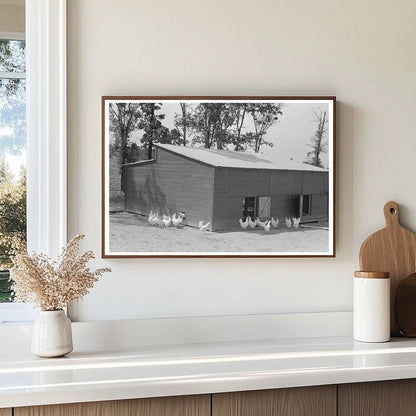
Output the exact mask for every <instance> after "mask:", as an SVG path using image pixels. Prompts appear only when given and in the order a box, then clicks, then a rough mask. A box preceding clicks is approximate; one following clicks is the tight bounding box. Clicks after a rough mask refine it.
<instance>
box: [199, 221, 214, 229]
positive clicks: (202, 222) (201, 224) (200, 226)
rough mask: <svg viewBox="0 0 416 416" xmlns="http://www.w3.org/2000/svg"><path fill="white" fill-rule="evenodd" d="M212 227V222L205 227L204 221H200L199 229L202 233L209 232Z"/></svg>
mask: <svg viewBox="0 0 416 416" xmlns="http://www.w3.org/2000/svg"><path fill="white" fill-rule="evenodd" d="M210 225H211V221H209V222H207V223H206V224H205V225H204V221H199V224H198V226H199V229H200V230H201V231H207V230H208V227H209V226H210Z"/></svg>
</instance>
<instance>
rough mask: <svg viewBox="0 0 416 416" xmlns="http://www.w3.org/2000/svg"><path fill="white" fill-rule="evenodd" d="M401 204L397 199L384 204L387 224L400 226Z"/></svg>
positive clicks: (388, 225)
mask: <svg viewBox="0 0 416 416" xmlns="http://www.w3.org/2000/svg"><path fill="white" fill-rule="evenodd" d="M399 213H400V209H399V205H398V204H397V202H395V201H389V202H387V203H386V204H385V205H384V218H385V219H386V226H387V227H391V226H400V221H399Z"/></svg>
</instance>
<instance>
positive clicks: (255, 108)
mask: <svg viewBox="0 0 416 416" xmlns="http://www.w3.org/2000/svg"><path fill="white" fill-rule="evenodd" d="M282 109H283V104H281V103H279V104H269V103H255V104H249V107H248V112H249V114H250V116H251V118H252V120H253V124H254V132H253V133H252V135H251V146H252V147H253V149H254V151H255V152H256V153H258V152H259V151H260V148H261V146H263V145H266V146H270V147H271V146H273V143H271V142H268V141H266V140H265V136H266V133H267V131H268V130H269V129H270V127H272V126H273V125H274V124H276V123H277V122H278V120H279V116H280V115H282V114H283V112H282Z"/></svg>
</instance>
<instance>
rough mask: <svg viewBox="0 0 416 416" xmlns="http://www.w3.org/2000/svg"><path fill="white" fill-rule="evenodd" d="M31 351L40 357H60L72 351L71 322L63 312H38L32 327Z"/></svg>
mask: <svg viewBox="0 0 416 416" xmlns="http://www.w3.org/2000/svg"><path fill="white" fill-rule="evenodd" d="M30 349H31V351H32V353H33V354H35V355H39V356H40V357H48V358H50V357H62V356H64V355H66V354H69V353H70V352H71V351H72V328H71V321H70V320H69V318H68V317H67V316H66V315H65V312H64V311H63V310H58V311H40V312H39V318H38V319H37V320H36V321H35V323H34V325H33V334H32V344H31V348H30Z"/></svg>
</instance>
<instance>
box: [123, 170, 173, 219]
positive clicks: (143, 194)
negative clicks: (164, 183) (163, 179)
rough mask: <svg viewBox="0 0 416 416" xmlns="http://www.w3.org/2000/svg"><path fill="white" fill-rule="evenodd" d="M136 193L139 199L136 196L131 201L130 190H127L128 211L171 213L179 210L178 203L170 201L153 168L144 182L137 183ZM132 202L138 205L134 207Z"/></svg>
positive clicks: (146, 213)
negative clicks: (157, 180)
mask: <svg viewBox="0 0 416 416" xmlns="http://www.w3.org/2000/svg"><path fill="white" fill-rule="evenodd" d="M135 194H136V195H137V199H136V198H134V202H129V191H128V192H127V211H130V212H136V213H140V214H143V215H149V212H150V211H155V212H157V213H159V214H167V215H171V214H172V213H173V212H176V210H177V207H176V204H175V203H174V202H172V201H170V202H168V200H167V198H166V195H165V193H164V192H163V191H162V189H161V188H160V187H159V186H158V184H157V182H156V177H155V172H154V171H153V170H152V171H151V172H149V173H147V175H146V180H145V181H144V182H141V183H140V184H136V186H135ZM132 204H135V205H136V206H135V207H132V206H131V205H132Z"/></svg>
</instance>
